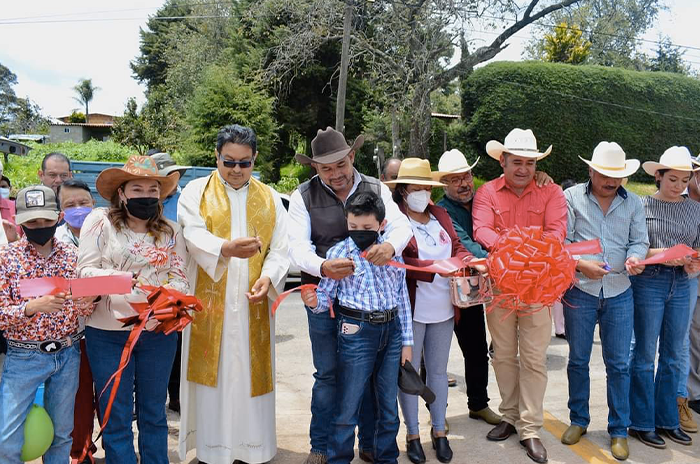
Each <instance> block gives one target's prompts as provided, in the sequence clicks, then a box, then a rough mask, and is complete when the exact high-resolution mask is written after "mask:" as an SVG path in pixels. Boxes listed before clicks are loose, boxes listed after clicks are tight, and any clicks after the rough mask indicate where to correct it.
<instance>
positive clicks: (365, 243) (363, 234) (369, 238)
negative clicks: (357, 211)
mask: <svg viewBox="0 0 700 464" xmlns="http://www.w3.org/2000/svg"><path fill="white" fill-rule="evenodd" d="M348 233H349V234H350V238H351V239H352V241H353V242H355V245H357V248H359V249H360V250H362V251H365V250H366V249H367V248H369V247H370V246H371V245H372V244H373V243H374V242H376V241H377V239H378V238H379V232H377V231H376V230H351V231H349V232H348Z"/></svg>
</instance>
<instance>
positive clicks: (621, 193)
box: [586, 180, 627, 200]
mask: <svg viewBox="0 0 700 464" xmlns="http://www.w3.org/2000/svg"><path fill="white" fill-rule="evenodd" d="M592 189H593V186H592V185H591V181H590V180H589V181H588V182H586V195H590V194H591V191H592ZM617 194H618V195H619V196H620V197H621V198H622V199H623V200H626V199H627V190H625V188H624V187H623V186H622V185H620V186H619V187H618V188H617Z"/></svg>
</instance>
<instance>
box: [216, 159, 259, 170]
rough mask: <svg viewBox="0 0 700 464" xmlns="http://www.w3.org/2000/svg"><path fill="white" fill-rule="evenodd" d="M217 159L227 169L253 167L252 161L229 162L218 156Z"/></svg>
mask: <svg viewBox="0 0 700 464" xmlns="http://www.w3.org/2000/svg"><path fill="white" fill-rule="evenodd" d="M219 159H220V160H221V161H222V162H223V163H224V166H225V167H227V168H235V167H236V166H240V167H241V169H248V168H249V167H251V166H252V165H253V160H252V159H251V160H246V161H231V160H227V159H226V158H223V157H222V156H219Z"/></svg>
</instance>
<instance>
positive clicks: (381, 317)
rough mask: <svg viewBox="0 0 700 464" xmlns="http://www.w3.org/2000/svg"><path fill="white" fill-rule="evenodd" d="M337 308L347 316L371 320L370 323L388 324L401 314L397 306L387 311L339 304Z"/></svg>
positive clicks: (365, 320) (366, 320)
mask: <svg viewBox="0 0 700 464" xmlns="http://www.w3.org/2000/svg"><path fill="white" fill-rule="evenodd" d="M335 310H336V311H337V312H339V313H340V314H342V315H343V316H345V317H349V318H350V319H355V320H358V321H363V322H369V323H370V324H386V323H387V322H391V321H393V320H394V319H395V318H396V316H397V315H398V314H399V311H398V310H397V309H396V308H394V309H387V310H386V311H359V310H357V309H352V308H346V307H345V306H340V305H337V306H336V307H335Z"/></svg>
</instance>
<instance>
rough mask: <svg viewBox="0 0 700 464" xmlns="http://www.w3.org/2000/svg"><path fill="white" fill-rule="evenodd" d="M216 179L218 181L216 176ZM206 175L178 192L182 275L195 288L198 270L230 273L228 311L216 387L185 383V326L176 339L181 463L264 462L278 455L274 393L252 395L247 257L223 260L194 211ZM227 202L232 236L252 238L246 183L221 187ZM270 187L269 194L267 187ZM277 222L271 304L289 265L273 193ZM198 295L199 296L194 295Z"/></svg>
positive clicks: (270, 265) (269, 268)
mask: <svg viewBox="0 0 700 464" xmlns="http://www.w3.org/2000/svg"><path fill="white" fill-rule="evenodd" d="M215 175H216V176H217V180H218V181H219V182H223V181H222V179H221V177H220V176H219V175H218V173H216V174H215ZM207 180H208V177H205V178H200V179H196V180H193V181H191V182H190V183H189V184H187V186H186V187H185V189H184V190H183V191H182V195H181V196H180V201H179V205H178V219H179V222H180V224H181V225H182V228H183V234H184V237H185V240H186V243H187V249H188V252H189V255H190V261H191V262H190V263H189V267H188V271H189V272H188V276H189V278H190V288H192V289H194V288H195V286H196V279H197V266H200V267H201V268H202V269H203V270H204V271H205V272H206V273H207V274H209V276H210V277H211V278H212V279H213V280H214V281H217V280H219V279H220V278H221V276H222V274H223V272H224V271H225V270H226V269H228V275H227V287H226V306H225V311H224V325H223V334H222V339H221V351H220V353H221V354H220V357H219V373H218V382H217V386H216V388H212V387H207V386H204V385H201V384H197V383H194V382H189V381H187V380H186V379H187V364H188V356H189V344H190V328H189V327H188V328H187V329H185V331H184V334H183V340H182V380H181V382H180V402H181V416H180V438H179V454H180V459H183V460H184V459H185V455H186V454H187V451H189V450H191V449H194V448H196V449H197V458H199V460H201V461H205V462H207V463H208V464H231V463H232V462H233V461H234V460H236V459H239V460H241V461H245V462H248V463H260V462H267V461H269V460H270V459H272V458H273V457H274V455H275V454H276V452H277V438H276V433H275V391H274V389H276V386H275V383H274V382H273V391H272V392H270V393H268V394H265V395H261V396H257V397H254V398H253V397H251V396H250V391H251V381H250V350H249V344H248V299H247V298H246V296H245V293H246V292H248V291H249V290H250V289H249V287H248V260H247V259H239V258H229V259H226V258H222V257H221V246H222V244H223V243H224V240H223V239H221V238H218V237H216V236H214V235H212V234H211V233H210V232H209V231H207V229H206V226H205V224H204V221H203V220H202V217H201V216H200V214H199V206H200V200H201V197H202V193H203V191H204V188H205V187H206V184H207ZM224 185H225V188H226V193H227V194H228V198H229V201H230V203H231V239H232V240H234V239H236V238H239V237H247V236H249V235H250V232H249V228H248V227H247V221H246V199H247V197H248V185H247V184H246V185H245V186H244V187H242V188H240V189H238V190H235V189H233V188H231V187H230V186H229V185H228V184H226V183H225V182H224ZM271 190H272V189H271ZM272 194H273V196H274V201H275V208H276V219H275V228H274V231H273V234H272V242H271V244H270V251H269V254H268V255H267V257H266V258H265V262H264V264H263V269H262V275H264V276H267V277H269V278H270V280H271V281H272V285H271V286H270V291H269V293H268V297H269V298H270V301H269V303H270V306H272V301H274V299H275V298H276V297H277V295H278V294H279V293H280V292H281V290H282V288H283V286H284V282H285V279H286V276H287V270H288V268H289V260H288V258H287V256H288V251H287V212H286V210H285V208H284V206H283V205H282V201H281V200H280V196H279V194H278V193H277V192H276V191H274V190H272ZM200 297H201V296H200ZM270 341H271V344H272V346H271V355H272V375H273V379H274V378H275V323H274V319H273V318H272V316H271V315H270Z"/></svg>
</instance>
